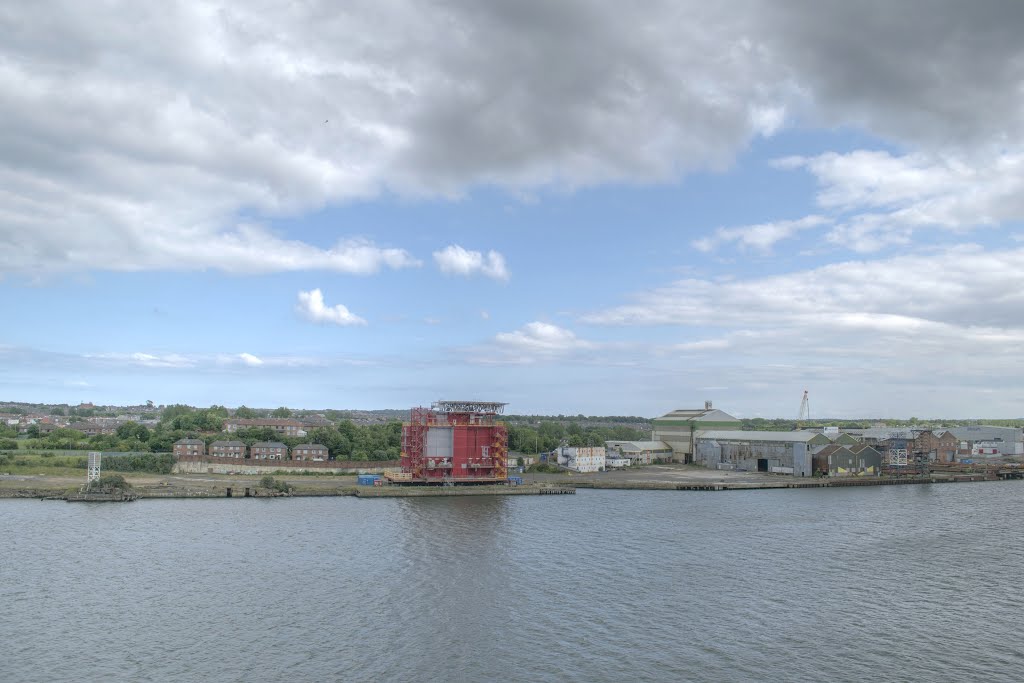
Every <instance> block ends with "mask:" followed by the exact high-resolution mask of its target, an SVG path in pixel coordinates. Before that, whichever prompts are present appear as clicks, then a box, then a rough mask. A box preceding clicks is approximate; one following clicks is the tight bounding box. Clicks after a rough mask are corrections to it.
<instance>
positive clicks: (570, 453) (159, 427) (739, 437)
mask: <svg viewBox="0 0 1024 683" xmlns="http://www.w3.org/2000/svg"><path fill="white" fill-rule="evenodd" d="M408 419H409V411H408V410H365V411H363V410H330V409H328V410H319V411H313V410H302V409H290V408H286V407H279V408H275V409H254V408H248V407H246V406H239V407H238V408H234V409H230V408H226V407H224V406H216V405H215V406H211V407H209V408H196V407H192V406H186V405H169V406H168V405H155V404H154V403H152V402H146V403H145V404H142V405H134V406H100V405H94V404H92V403H80V404H78V405H67V404H65V405H46V404H30V403H16V402H5V403H0V452H6V455H5V456H2V457H5V458H7V461H8V462H10V461H11V460H10V458H11V457H12V456H17V455H19V454H21V453H31V452H33V451H40V452H44V453H48V454H49V455H50V457H51V458H53V457H54V454H55V453H57V454H59V453H61V452H63V453H64V454H65V455H73V454H74V453H75V452H77V451H82V450H94V451H102V452H105V453H111V454H124V455H125V456H126V457H135V462H136V463H138V467H137V469H154V468H155V469H157V470H164V471H170V470H171V469H172V468H174V469H175V470H176V471H185V472H188V471H192V472H200V471H201V472H213V471H217V472H221V471H223V472H232V471H235V472H237V471H247V472H250V473H259V472H261V471H263V470H264V468H274V469H280V468H296V469H308V470H312V471H323V472H329V471H331V470H333V469H337V468H340V467H342V466H343V465H344V466H351V465H352V464H353V463H360V462H363V463H366V464H367V465H369V464H370V463H374V464H387V463H389V462H392V461H397V460H398V459H399V457H400V455H401V451H402V423H403V421H406V420H408ZM502 420H503V422H504V423H505V424H506V425H507V428H508V429H507V432H508V454H509V461H508V464H509V468H510V470H511V469H512V468H516V467H518V468H553V469H568V470H574V471H577V472H600V471H604V470H610V469H621V468H627V467H636V466H643V465H651V464H656V463H668V462H674V463H685V464H693V465H698V466H702V467H705V468H709V469H716V470H725V471H729V470H734V471H750V472H766V473H771V474H777V475H788V476H796V477H809V476H833V477H835V476H871V475H877V474H882V473H886V472H887V473H892V472H894V471H897V472H898V471H912V470H915V469H920V468H925V467H941V466H944V465H949V464H955V463H960V464H973V463H1000V464H1005V465H1007V466H1018V465H1020V464H1021V463H1022V461H1024V436H1022V429H1021V426H1022V424H1024V421H1022V420H945V421H942V422H933V421H924V420H918V419H916V418H912V419H910V420H867V421H863V420H842V419H835V420H810V419H809V418H808V417H807V416H804V419H803V420H785V419H776V420H768V419H763V418H754V419H741V418H736V417H734V416H732V415H730V414H729V413H727V412H725V411H723V410H720V409H718V408H715V407H713V406H712V405H711V402H710V401H708V402H705V404H704V406H703V407H701V408H683V409H678V410H673V411H670V412H668V413H666V414H664V415H662V416H660V417H656V418H653V419H648V418H643V417H630V416H609V417H596V416H583V415H575V416H572V415H570V416H566V415H558V416H536V415H504V416H502ZM147 456H148V457H147ZM152 456H161V457H160V458H157V459H154V458H153V457H152ZM125 462H128V460H126V461H125ZM51 463H52V464H53V465H60V464H63V465H67V466H72V467H74V466H78V463H77V461H69V460H67V459H65V461H63V462H62V461H59V460H51ZM129 469H131V468H129ZM542 471H543V469H542Z"/></svg>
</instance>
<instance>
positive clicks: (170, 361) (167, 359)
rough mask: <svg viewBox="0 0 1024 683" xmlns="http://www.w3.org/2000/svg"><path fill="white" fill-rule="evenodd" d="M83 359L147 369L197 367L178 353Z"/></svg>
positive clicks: (141, 353)
mask: <svg viewBox="0 0 1024 683" xmlns="http://www.w3.org/2000/svg"><path fill="white" fill-rule="evenodd" d="M83 357H84V358H87V359H93V360H97V361H100V362H103V363H113V364H118V365H120V364H124V365H137V366H141V367H146V368H192V367H194V366H195V365H196V361H195V359H194V358H191V357H189V356H185V355H182V354H178V353H169V354H161V355H157V354H152V353H143V352H140V351H137V352H134V353H96V354H84V356H83Z"/></svg>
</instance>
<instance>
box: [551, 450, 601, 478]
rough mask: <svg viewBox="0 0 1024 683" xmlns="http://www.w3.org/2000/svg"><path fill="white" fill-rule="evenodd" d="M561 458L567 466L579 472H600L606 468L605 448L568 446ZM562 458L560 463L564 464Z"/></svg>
mask: <svg viewBox="0 0 1024 683" xmlns="http://www.w3.org/2000/svg"><path fill="white" fill-rule="evenodd" d="M561 456H562V457H564V458H565V460H566V462H565V464H566V466H567V467H568V468H569V469H573V470H576V471H577V472H600V471H602V470H603V469H604V468H605V451H604V446H566V447H565V448H563V449H562V453H561ZM562 457H560V458H559V459H558V460H559V463H561V462H562Z"/></svg>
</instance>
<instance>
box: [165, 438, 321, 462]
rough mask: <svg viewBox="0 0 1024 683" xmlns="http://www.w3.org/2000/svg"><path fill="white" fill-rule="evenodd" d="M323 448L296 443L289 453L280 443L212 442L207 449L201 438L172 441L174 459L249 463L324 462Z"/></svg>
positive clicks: (286, 447)
mask: <svg viewBox="0 0 1024 683" xmlns="http://www.w3.org/2000/svg"><path fill="white" fill-rule="evenodd" d="M328 455H329V453H328V450H327V446H324V445H323V444H318V443H300V444H299V445H297V446H294V447H293V448H291V449H290V450H289V448H288V446H287V445H285V444H283V443H281V442H280V441H258V442H256V443H254V444H253V445H252V446H246V445H245V443H243V442H241V441H214V442H212V443H211V444H210V446H209V448H207V446H206V442H205V441H203V440H202V439H179V440H177V441H175V442H174V457H175V458H183V457H184V458H203V457H211V458H248V459H250V460H310V461H314V462H322V461H324V460H327V459H328Z"/></svg>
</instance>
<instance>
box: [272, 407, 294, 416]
mask: <svg viewBox="0 0 1024 683" xmlns="http://www.w3.org/2000/svg"><path fill="white" fill-rule="evenodd" d="M270 416H271V417H291V416H292V411H290V410H288V409H287V408H285V407H284V406H281V407H280V408H275V409H274V412H272V413H271V414H270Z"/></svg>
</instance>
